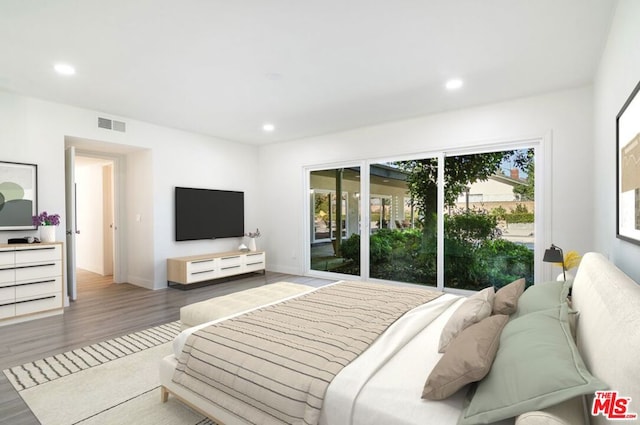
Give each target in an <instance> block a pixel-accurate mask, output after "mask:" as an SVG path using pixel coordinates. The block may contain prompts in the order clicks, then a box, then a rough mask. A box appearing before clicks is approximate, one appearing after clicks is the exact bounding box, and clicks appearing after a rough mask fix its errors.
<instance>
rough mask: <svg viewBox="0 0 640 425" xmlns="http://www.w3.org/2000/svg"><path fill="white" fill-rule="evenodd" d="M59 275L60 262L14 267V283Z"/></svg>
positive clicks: (60, 271)
mask: <svg viewBox="0 0 640 425" xmlns="http://www.w3.org/2000/svg"><path fill="white" fill-rule="evenodd" d="M61 275H62V267H61V262H60V261H51V262H48V263H43V264H34V265H30V266H18V267H16V282H22V281H27V280H34V279H42V278H50V277H52V276H61Z"/></svg>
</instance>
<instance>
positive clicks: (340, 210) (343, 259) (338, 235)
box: [309, 167, 360, 275]
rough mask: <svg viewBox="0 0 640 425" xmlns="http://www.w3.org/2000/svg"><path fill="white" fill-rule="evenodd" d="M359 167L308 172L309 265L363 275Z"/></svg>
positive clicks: (317, 268) (325, 269)
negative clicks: (361, 273) (309, 213)
mask: <svg viewBox="0 0 640 425" xmlns="http://www.w3.org/2000/svg"><path fill="white" fill-rule="evenodd" d="M359 200H360V168H359V167H349V168H333V169H326V170H317V171H312V172H311V173H310V174H309V205H310V212H311V217H310V220H311V221H310V222H311V238H310V240H311V243H310V251H309V252H310V258H309V268H310V269H311V270H318V271H329V272H335V273H341V274H351V275H359V274H360V202H359Z"/></svg>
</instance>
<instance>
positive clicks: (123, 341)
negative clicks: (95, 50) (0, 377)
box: [3, 321, 180, 391]
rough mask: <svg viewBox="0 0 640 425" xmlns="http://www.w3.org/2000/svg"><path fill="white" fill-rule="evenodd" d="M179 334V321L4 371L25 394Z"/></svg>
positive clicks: (167, 340)
mask: <svg viewBox="0 0 640 425" xmlns="http://www.w3.org/2000/svg"><path fill="white" fill-rule="evenodd" d="M179 333H180V322H179V321H176V322H171V323H166V324H164V325H161V326H156V327H154V328H149V329H145V330H143V331H140V332H135V333H132V334H128V335H125V336H122V337H118V338H114V339H110V340H108V341H103V342H99V343H97V344H93V345H89V346H86V347H82V348H78V349H76V350H71V351H67V352H66V353H62V354H56V355H55V356H51V357H47V358H45V359H41V360H36V361H35V362H30V363H25V364H23V365H20V366H15V367H12V368H10V369H5V370H4V371H3V372H4V374H5V375H6V376H7V378H8V379H9V381H10V382H11V383H12V384H13V386H14V387H15V389H16V390H17V391H22V390H25V389H27V388H31V387H35V386H36V385H40V384H44V383H47V382H51V381H54V380H56V379H59V378H62V377H64V376H67V375H71V374H73V373H76V372H79V371H81V370H85V369H89V368H92V367H95V366H100V365H102V364H105V363H108V362H111V361H113V360H116V359H119V358H122V357H125V356H128V355H131V354H133V353H138V352H140V351H143V350H146V349H148V348H152V347H156V346H158V345H160V344H164V343H166V342H170V341H173V339H174V338H175V337H176V336H177V335H178V334H179Z"/></svg>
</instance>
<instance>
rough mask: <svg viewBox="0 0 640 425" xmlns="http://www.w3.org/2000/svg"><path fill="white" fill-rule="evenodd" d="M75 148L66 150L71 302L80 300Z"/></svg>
mask: <svg viewBox="0 0 640 425" xmlns="http://www.w3.org/2000/svg"><path fill="white" fill-rule="evenodd" d="M75 157H76V151H75V148H74V147H73V146H72V147H69V148H67V149H66V150H65V161H64V168H65V198H66V203H65V207H66V215H67V229H66V235H67V263H66V264H67V294H68V295H69V299H70V300H71V301H75V300H76V299H77V298H78V287H77V282H76V233H78V228H77V227H78V226H77V220H76V178H75Z"/></svg>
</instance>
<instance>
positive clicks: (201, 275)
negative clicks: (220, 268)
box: [187, 270, 218, 283]
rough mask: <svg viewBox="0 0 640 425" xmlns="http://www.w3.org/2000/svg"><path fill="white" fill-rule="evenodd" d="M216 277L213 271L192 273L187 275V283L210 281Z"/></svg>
mask: <svg viewBox="0 0 640 425" xmlns="http://www.w3.org/2000/svg"><path fill="white" fill-rule="evenodd" d="M216 277H218V275H217V273H216V271H215V270H203V271H200V272H193V273H189V274H188V275H187V283H195V282H201V281H203V280H211V279H215V278H216Z"/></svg>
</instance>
